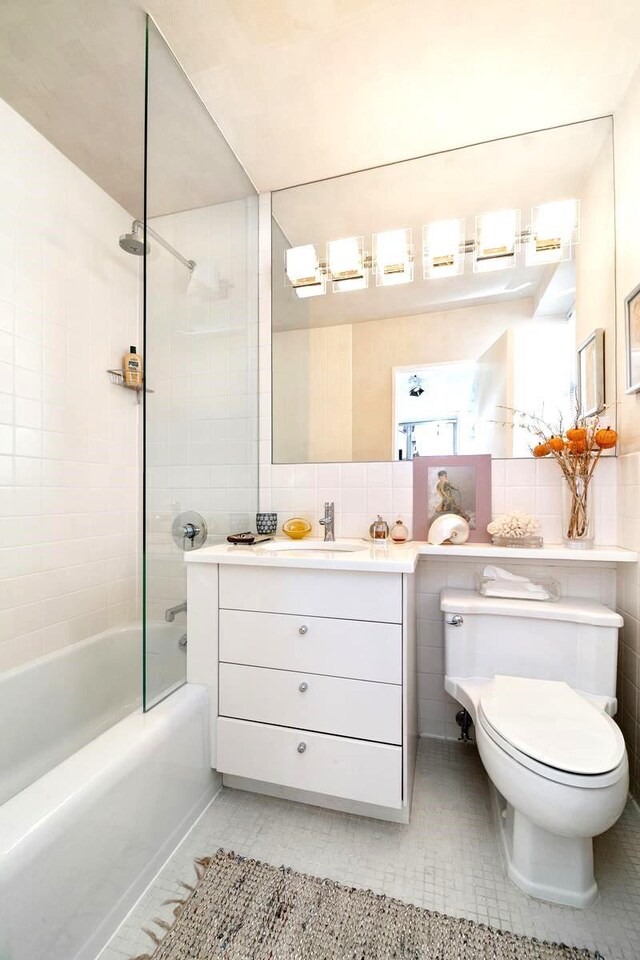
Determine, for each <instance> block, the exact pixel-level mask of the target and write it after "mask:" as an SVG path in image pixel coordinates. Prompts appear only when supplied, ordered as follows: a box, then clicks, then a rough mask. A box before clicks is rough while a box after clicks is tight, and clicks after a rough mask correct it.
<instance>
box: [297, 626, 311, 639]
mask: <svg viewBox="0 0 640 960" xmlns="http://www.w3.org/2000/svg"><path fill="white" fill-rule="evenodd" d="M298 633H299V634H300V636H301V637H304V635H305V633H309V627H308V626H307V625H306V623H303V624H302V626H301V627H300V628H299V629H298Z"/></svg>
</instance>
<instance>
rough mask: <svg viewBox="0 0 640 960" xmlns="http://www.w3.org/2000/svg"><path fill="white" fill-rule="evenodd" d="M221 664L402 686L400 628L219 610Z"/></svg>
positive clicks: (355, 621)
mask: <svg viewBox="0 0 640 960" xmlns="http://www.w3.org/2000/svg"><path fill="white" fill-rule="evenodd" d="M220 660H226V661H227V662H229V663H245V664H249V665H251V666H256V667H275V668H276V669H278V670H299V671H302V672H306V673H324V674H327V675H329V676H334V677H336V676H337V677H350V678H352V679H354V680H377V681H380V682H382V683H402V627H401V626H400V624H397V623H373V622H370V621H366V620H330V619H329V618H327V617H306V618H305V617H301V616H291V615H288V614H283V613H253V612H251V611H245V610H221V611H220Z"/></svg>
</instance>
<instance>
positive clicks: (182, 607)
mask: <svg viewBox="0 0 640 960" xmlns="http://www.w3.org/2000/svg"><path fill="white" fill-rule="evenodd" d="M186 612H187V601H186V600H183V601H182V603H178V604H176V606H175V607H168V608H167V609H166V610H165V612H164V618H165V620H166V621H167V623H173V621H174V620H175V618H176V614H178V613H186Z"/></svg>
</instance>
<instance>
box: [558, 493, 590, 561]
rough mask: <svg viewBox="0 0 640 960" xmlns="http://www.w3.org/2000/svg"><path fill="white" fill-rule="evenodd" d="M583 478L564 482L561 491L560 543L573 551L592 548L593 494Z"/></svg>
mask: <svg viewBox="0 0 640 960" xmlns="http://www.w3.org/2000/svg"><path fill="white" fill-rule="evenodd" d="M589 486H590V485H589V483H586V482H585V480H584V477H574V478H572V479H571V481H569V480H566V481H565V483H564V484H563V491H562V542H563V544H564V546H565V547H571V548H573V549H574V550H588V549H589V548H591V547H592V546H593V536H594V520H593V494H592V491H591V490H590V489H589Z"/></svg>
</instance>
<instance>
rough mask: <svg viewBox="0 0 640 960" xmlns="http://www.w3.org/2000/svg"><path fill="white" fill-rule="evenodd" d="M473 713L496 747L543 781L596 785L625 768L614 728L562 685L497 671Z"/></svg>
mask: <svg viewBox="0 0 640 960" xmlns="http://www.w3.org/2000/svg"><path fill="white" fill-rule="evenodd" d="M477 712H478V718H477V719H478V722H479V723H480V724H481V725H482V728H483V730H484V731H485V732H486V733H487V735H488V736H490V737H491V739H492V740H494V742H496V743H497V744H498V746H500V747H501V748H502V749H503V750H505V752H507V753H508V754H510V755H511V756H512V757H514V759H516V760H517V761H518V762H520V763H522V764H523V765H524V766H527V767H529V768H530V769H532V770H535V771H536V772H538V773H540V774H541V775H542V776H544V777H546V778H547V779H551V780H556V781H557V782H561V783H574V782H579V783H580V785H581V786H593V787H599V786H604V785H605V783H606V782H611V781H613V780H615V779H616V777H617V776H618V775H619V773H620V768H621V766H624V760H625V756H626V753H625V744H624V739H623V737H622V733H621V732H620V729H619V728H618V726H617V725H616V724H615V723H614V721H613V720H612V719H611V717H609V716H608V715H607V714H605V713H602V712H600V711H599V710H598V709H597V708H596V707H595V706H593V705H592V704H590V703H589V702H588V701H587V700H586V699H585V698H584V697H582V696H580V694H578V693H576V691H575V690H573V689H572V688H571V687H570V686H569V685H568V684H566V683H563V682H559V681H554V680H532V679H529V678H523V677H509V676H501V675H496V676H495V677H494V678H493V680H491V681H489V683H487V684H486V685H485V686H484V688H483V690H482V693H481V696H480V698H479V703H478V711H477Z"/></svg>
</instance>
